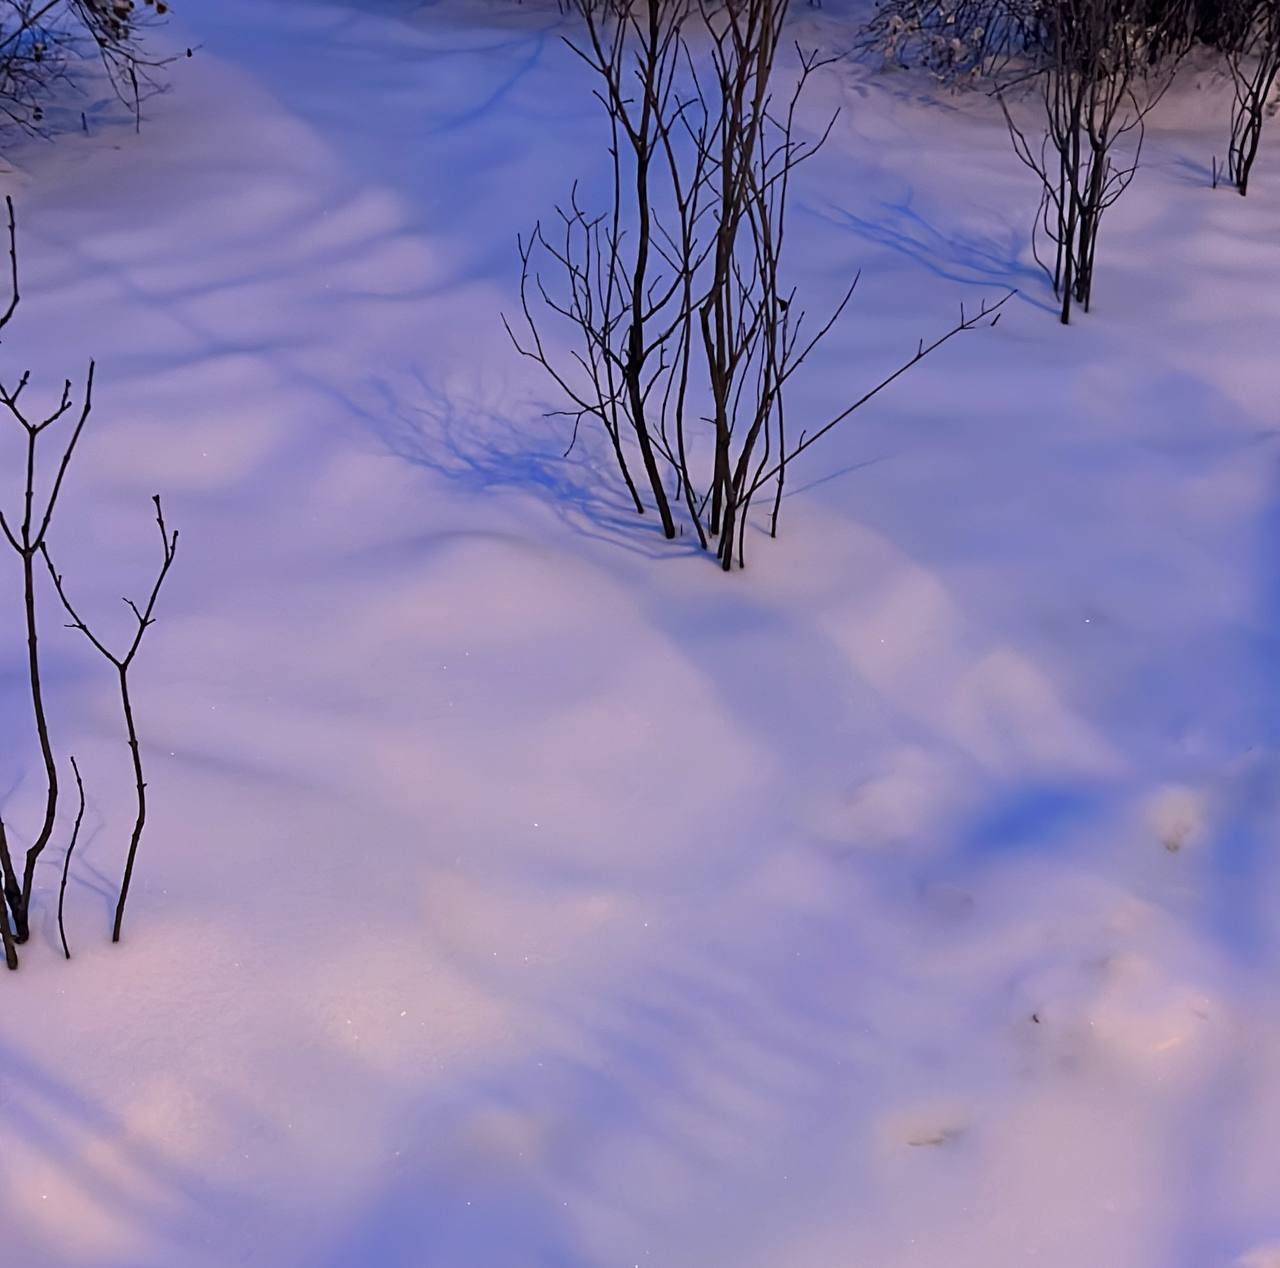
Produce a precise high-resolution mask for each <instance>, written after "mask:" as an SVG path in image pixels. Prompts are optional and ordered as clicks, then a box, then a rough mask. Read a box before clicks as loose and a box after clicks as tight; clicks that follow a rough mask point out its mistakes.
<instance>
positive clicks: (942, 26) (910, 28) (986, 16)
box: [857, 0, 1043, 88]
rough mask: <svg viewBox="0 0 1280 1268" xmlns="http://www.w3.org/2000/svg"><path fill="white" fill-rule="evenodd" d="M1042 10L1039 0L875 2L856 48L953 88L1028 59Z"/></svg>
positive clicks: (893, 0) (1033, 44)
mask: <svg viewBox="0 0 1280 1268" xmlns="http://www.w3.org/2000/svg"><path fill="white" fill-rule="evenodd" d="M1042 7H1043V0H877V4H876V7H875V11H874V13H873V14H872V16H871V19H870V20H869V21H868V22H867V24H866V25H865V26H864V27H863V28H862V30H861V31H860V32H859V34H858V43H857V48H858V51H859V52H861V53H864V54H867V53H870V54H873V55H875V56H876V57H877V58H879V59H880V60H881V61H883V62H884V63H886V64H888V65H892V66H898V67H902V68H904V69H906V68H911V67H920V68H921V69H923V70H926V71H928V72H929V74H930V75H932V76H933V77H934V78H935V79H937V80H939V81H940V82H941V83H944V84H946V85H948V86H949V87H956V88H958V87H962V86H963V85H965V84H968V83H974V82H976V81H978V80H979V79H981V78H985V77H987V76H990V75H994V74H999V73H1000V72H1002V71H1003V70H1004V69H1005V68H1006V67H1007V66H1008V65H1009V64H1010V63H1011V62H1013V61H1014V60H1016V59H1022V58H1025V57H1027V56H1028V55H1034V53H1035V52H1036V41H1037V40H1038V39H1039V37H1040V34H1041V31H1042V25H1041V21H1040V14H1041V9H1042Z"/></svg>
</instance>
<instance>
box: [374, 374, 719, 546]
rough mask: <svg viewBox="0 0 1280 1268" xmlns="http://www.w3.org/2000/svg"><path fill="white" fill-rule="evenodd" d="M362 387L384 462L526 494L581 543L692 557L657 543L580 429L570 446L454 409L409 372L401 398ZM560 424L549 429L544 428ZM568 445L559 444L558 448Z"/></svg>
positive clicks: (547, 432)
mask: <svg viewBox="0 0 1280 1268" xmlns="http://www.w3.org/2000/svg"><path fill="white" fill-rule="evenodd" d="M370 387H371V389H372V392H373V396H374V400H375V402H376V403H375V404H374V405H368V404H361V403H360V402H358V401H356V400H354V399H353V400H351V401H349V404H350V407H351V409H352V411H353V412H354V413H355V414H357V415H358V416H359V417H360V418H361V420H362V421H363V422H364V423H365V425H366V427H367V428H368V430H369V431H370V433H371V434H372V435H373V436H374V437H375V438H376V440H377V441H378V442H379V443H380V444H381V445H382V447H383V448H384V449H385V450H386V452H388V453H390V454H392V455H393V456H395V457H397V458H400V459H402V460H404V461H405V462H408V463H410V464H412V465H413V466H415V467H420V468H423V469H425V470H427V471H430V472H432V473H434V474H435V475H438V476H441V477H442V478H443V479H445V480H446V481H448V482H449V483H450V484H452V485H455V486H457V487H459V488H461V489H463V490H464V491H466V492H468V493H475V494H480V495H485V496H496V495H502V494H510V493H517V494H521V493H522V494H525V495H527V496H530V497H533V498H535V499H537V500H538V501H539V502H541V503H542V504H543V505H545V506H546V507H547V508H548V509H550V510H551V511H552V512H553V513H554V514H555V516H556V517H557V518H558V519H559V520H560V521H561V522H562V523H564V524H566V525H568V526H569V527H570V528H572V529H573V530H574V531H576V532H578V533H581V534H583V535H584V536H586V537H588V538H591V539H594V540H596V541H601V542H605V543H607V544H609V545H610V546H615V547H621V548H622V549H624V550H627V551H630V552H632V553H633V554H638V555H641V556H643V557H645V558H648V559H662V558H666V557H670V556H672V555H675V556H679V555H682V554H684V555H688V554H695V553H698V552H697V544H696V542H694V541H693V539H692V538H689V539H688V540H687V541H686V542H685V543H680V542H668V541H665V540H663V538H662V536H661V530H660V527H659V524H658V519H657V516H656V515H655V514H653V513H652V512H651V511H650V512H648V513H647V514H645V515H638V514H637V513H636V510H635V507H634V506H633V504H632V503H631V501H630V499H629V497H628V496H627V493H626V488H625V486H624V485H623V483H622V481H621V479H620V477H619V476H618V474H617V472H616V470H615V469H614V467H613V457H612V453H611V452H609V450H608V445H607V443H605V442H604V440H603V437H601V436H599V435H597V434H596V431H595V429H594V428H593V427H592V426H591V424H590V423H589V422H587V421H585V420H584V422H583V424H582V426H581V427H580V428H579V429H578V434H577V436H576V438H575V437H574V436H573V434H572V428H571V427H570V426H569V425H567V424H566V422H565V420H563V419H557V420H551V419H545V420H543V422H542V424H541V427H542V434H541V435H540V436H539V435H537V432H536V427H537V424H534V423H532V422H531V423H530V424H529V425H528V426H522V425H520V424H519V423H518V422H516V421H514V420H513V419H512V418H511V417H509V416H508V415H506V414H504V413H502V412H500V411H498V410H496V409H494V408H492V407H490V406H488V405H485V404H482V403H479V402H476V401H467V400H463V399H460V398H459V397H458V396H455V395H452V394H450V393H449V392H447V391H445V390H443V389H441V388H439V387H437V386H436V385H435V384H434V383H432V382H431V381H429V380H428V379H427V377H426V376H425V375H423V374H422V373H421V372H420V371H417V372H415V373H414V374H413V376H412V390H411V392H410V393H408V394H407V395H406V394H405V393H403V392H401V391H399V390H397V388H396V387H395V386H394V385H393V384H392V383H390V382H389V381H388V380H386V379H375V380H373V381H372V382H371V384H370ZM553 422H554V423H557V424H559V425H558V426H555V427H554V434H552V433H553V428H552V423H553ZM566 437H567V439H566Z"/></svg>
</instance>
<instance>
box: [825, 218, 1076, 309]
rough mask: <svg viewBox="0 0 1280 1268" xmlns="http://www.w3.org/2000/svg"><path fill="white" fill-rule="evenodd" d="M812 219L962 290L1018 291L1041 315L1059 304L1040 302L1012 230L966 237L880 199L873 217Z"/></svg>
mask: <svg viewBox="0 0 1280 1268" xmlns="http://www.w3.org/2000/svg"><path fill="white" fill-rule="evenodd" d="M814 214H815V215H817V216H818V217H819V218H821V219H822V220H824V221H825V222H826V223H827V224H829V225H832V226H834V227H836V228H843V229H852V230H854V231H855V232H856V233H857V234H858V235H859V236H860V237H863V238H865V239H866V240H867V241H869V242H872V243H875V244H876V245H877V246H881V247H884V248H886V249H887V250H889V251H893V252H895V253H896V254H898V255H902V256H905V257H906V258H907V259H909V260H911V261H912V262H913V263H914V264H918V265H920V266H922V267H923V268H925V269H927V270H928V271H929V272H930V273H932V274H933V275H934V276H935V277H940V278H942V279H943V280H945V281H948V282H961V283H963V284H964V285H966V286H981V285H991V284H995V285H998V286H1001V287H1006V288H1009V289H1013V290H1016V291H1017V292H1018V299H1019V300H1020V301H1021V302H1023V303H1025V304H1029V305H1030V306H1031V307H1033V308H1038V309H1040V310H1041V311H1042V312H1055V311H1056V310H1057V305H1056V304H1054V303H1052V302H1050V300H1049V299H1048V298H1045V297H1043V296H1044V292H1045V289H1046V287H1047V284H1048V282H1047V278H1046V277H1045V274H1044V272H1043V271H1042V270H1041V269H1040V268H1039V267H1038V266H1036V265H1035V264H1028V263H1027V262H1026V261H1025V260H1024V259H1022V250H1023V247H1024V245H1025V235H1024V233H1023V231H1022V230H1021V229H1013V228H1010V229H1008V230H1007V231H1005V232H1002V233H999V234H997V233H965V232H961V231H955V230H947V229H943V228H939V227H938V226H937V225H935V224H932V223H931V222H930V221H928V220H927V219H925V217H924V216H922V215H921V214H920V213H919V212H918V211H917V210H916V209H915V208H914V207H913V206H912V205H911V196H910V194H908V195H907V196H906V197H904V198H902V199H900V200H898V201H892V200H882V201H881V202H880V205H879V212H878V214H876V215H874V216H869V217H868V216H859V215H857V214H855V213H854V212H852V211H848V210H845V209H843V208H832V209H831V210H829V211H826V212H823V211H819V210H815V212H814Z"/></svg>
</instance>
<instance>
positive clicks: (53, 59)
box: [0, 0, 168, 132]
mask: <svg viewBox="0 0 1280 1268" xmlns="http://www.w3.org/2000/svg"><path fill="white" fill-rule="evenodd" d="M167 10H168V4H167V3H166V0H141V3H140V4H138V3H135V2H134V0H0V115H2V116H4V117H5V118H7V119H8V120H9V122H10V123H13V124H16V125H17V126H18V127H20V128H22V129H23V130H25V131H30V132H39V131H40V130H41V128H42V126H43V125H44V121H45V107H46V104H47V102H48V99H49V97H50V95H51V94H52V92H53V91H54V90H55V88H56V87H57V85H58V84H60V83H67V82H69V81H70V80H71V78H72V76H73V72H74V71H75V70H76V69H77V68H78V67H80V66H82V65H84V64H85V62H86V59H89V58H92V59H94V60H96V61H97V62H98V63H99V64H100V65H101V68H102V70H103V71H104V72H105V75H106V78H107V82H108V83H109V84H110V86H111V88H112V91H113V92H114V93H115V95H116V96H117V97H118V98H119V100H120V101H121V102H122V103H123V104H124V105H125V106H126V107H127V108H128V109H129V110H130V112H131V113H132V114H133V117H134V120H135V122H139V123H140V122H141V118H142V103H143V102H144V101H145V100H146V99H147V97H148V96H149V95H151V94H152V93H153V92H156V91H158V90H159V88H160V86H161V83H160V71H161V69H162V68H163V67H164V65H165V64H166V62H167V61H168V59H166V58H159V57H155V56H152V55H151V54H149V53H148V52H147V49H146V46H145V43H144V40H143V33H144V31H145V28H146V27H147V26H148V25H149V24H150V23H151V22H154V21H155V20H156V19H157V18H159V17H162V16H163V15H164V14H165V13H166V12H167Z"/></svg>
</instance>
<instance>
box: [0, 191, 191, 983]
mask: <svg viewBox="0 0 1280 1268" xmlns="http://www.w3.org/2000/svg"><path fill="white" fill-rule="evenodd" d="M5 202H6V206H7V208H8V215H9V261H10V282H11V288H12V289H11V297H10V301H9V305H8V307H7V309H6V310H5V311H4V313H3V314H0V330H2V329H3V328H4V327H5V326H7V325H8V323H9V322H10V320H12V318H13V315H14V313H15V311H16V310H17V307H18V303H19V300H20V297H21V296H20V291H19V286H18V248H17V229H16V225H15V220H14V212H13V201H12V199H9V198H6V200H5ZM93 377H94V366H93V363H92V362H90V363H89V369H88V372H87V374H86V375H85V381H84V391H83V393H82V394H81V396H80V403H79V405H77V404H76V403H75V401H74V400H73V397H72V385H71V380H70V379H68V380H67V381H66V382H65V383H64V384H63V388H62V393H61V396H60V398H59V400H58V404H57V406H56V407H55V408H53V409H52V410H51V411H50V412H49V413H47V414H44V415H43V416H41V415H39V414H34V415H33V414H31V413H29V412H28V406H27V398H26V393H27V388H28V385H29V383H30V379H31V374H30V371H27V372H25V373H24V374H23V375H22V377H21V378H20V379H19V380H18V382H17V384H16V385H15V386H14V387H13V388H12V389H10V387H9V386H8V385H7V384H5V383H3V382H0V407H2V408H3V410H4V411H5V412H6V413H7V414H8V415H9V417H10V418H11V419H12V421H13V422H15V423H16V424H17V425H18V427H19V428H20V429H21V432H22V436H23V441H24V448H25V461H24V463H23V471H24V478H23V491H22V500H21V505H20V508H19V510H18V511H17V512H14V513H12V514H9V515H6V513H5V512H4V511H2V510H0V531H2V532H3V536H4V538H5V540H6V541H7V542H8V544H9V546H10V547H11V548H12V549H13V551H14V552H15V553H16V555H17V556H18V559H19V561H20V563H21V573H22V610H23V620H24V625H25V632H26V650H27V675H28V683H29V686H30V692H31V708H32V716H33V719H34V724H35V732H36V740H37V742H38V745H39V749H40V756H41V760H42V762H43V766H44V775H45V798H44V816H43V819H42V821H41V823H40V827H39V829H38V831H37V832H36V834H35V837H34V838H33V840H32V841H31V843H30V845H29V846H28V847H27V850H26V854H25V857H24V858H23V859H22V868H21V872H19V870H18V868H17V867H16V866H15V863H14V856H13V853H12V851H11V849H10V844H9V838H8V833H7V830H6V827H5V824H4V821H3V819H0V870H2V872H3V892H4V901H3V902H0V942H3V946H4V954H5V961H6V963H7V964H8V966H9V968H11V969H16V968H17V967H18V952H17V948H18V947H19V946H21V945H22V944H23V943H24V942H26V941H27V939H28V938H29V937H30V932H31V905H32V898H33V890H34V887H35V875H36V864H37V863H38V862H39V860H40V856H41V855H42V854H43V853H44V851H45V849H46V847H47V846H48V845H49V843H50V841H51V839H52V838H53V834H54V829H55V826H56V823H57V817H58V803H59V780H58V762H57V758H56V754H55V751H54V745H53V740H52V737H51V733H50V726H49V713H48V709H47V707H46V701H45V692H44V680H43V676H42V673H41V643H40V621H39V612H40V603H39V598H40V593H41V586H40V584H39V581H40V579H41V577H43V576H44V575H46V574H47V576H48V578H49V580H50V581H51V583H52V587H53V591H54V593H55V594H56V596H57V598H58V599H59V600H60V602H61V605H62V607H63V609H64V610H65V612H66V614H67V616H68V617H69V628H72V629H75V630H78V631H79V632H80V633H81V634H83V635H84V636H85V638H87V639H88V640H89V642H90V643H91V644H92V645H93V647H94V648H95V649H96V650H97V651H98V652H99V653H100V654H101V655H102V656H103V657H104V658H105V659H106V660H107V662H108V663H109V664H110V665H111V666H112V667H113V669H114V671H115V675H116V679H117V683H118V686H119V692H120V703H121V708H122V712H123V716H124V725H125V732H126V736H127V740H128V746H129V751H130V754H131V757H132V760H133V773H134V779H135V794H136V812H135V816H134V825H133V832H132V835H131V837H130V840H129V850H128V855H127V860H126V863H125V871H124V878H123V880H122V883H121V886H120V892H119V897H118V899H117V902H116V909H115V921H114V924H113V927H112V941H113V942H118V941H119V940H120V932H121V928H122V926H123V922H124V912H125V904H126V902H127V901H128V897H129V886H130V883H131V882H132V879H133V871H134V865H135V863H136V860H137V854H138V846H139V844H140V843H141V840H142V833H143V829H144V828H145V826H146V819H147V797H146V787H147V785H146V780H145V779H144V777H143V768H142V754H141V748H140V746H139V741H138V731H137V726H136V722H135V718H134V710H133V703H132V698H131V695H130V681H129V671H130V669H131V668H132V666H133V664H134V661H135V659H136V657H137V655H138V651H139V649H140V648H141V646H142V640H143V636H144V635H145V634H146V632H147V630H148V629H149V628H150V626H151V625H152V624H153V622H154V620H155V616H154V614H155V608H156V602H157V600H158V599H159V597H160V590H161V587H162V586H163V585H164V581H165V578H166V577H167V576H168V574H169V569H170V567H171V566H172V564H173V560H174V555H175V552H176V550H177V546H178V534H177V532H176V531H170V530H169V528H168V527H167V526H166V524H165V520H164V512H163V510H162V509H161V505H160V499H159V498H158V497H157V498H155V499H154V502H155V511H156V521H157V524H158V526H159V529H160V539H161V544H162V558H161V564H160V567H159V570H158V572H157V575H156V579H155V583H154V585H153V586H152V588H151V591H150V594H149V596H148V598H147V600H146V601H145V603H144V604H142V606H139V605H137V604H136V603H134V602H133V601H132V600H129V599H126V600H125V603H126V604H127V605H128V607H129V610H130V612H131V613H132V614H133V617H134V620H135V622H136V627H135V630H134V633H133V636H132V638H131V640H130V641H129V643H128V645H127V647H126V648H125V649H124V650H123V651H122V652H112V651H111V650H109V648H108V647H107V646H106V644H105V643H104V642H103V641H102V640H101V639H100V638H99V637H98V636H97V634H95V633H94V631H93V630H92V629H91V628H90V626H89V625H88V624H87V622H86V621H85V620H84V619H83V618H82V617H81V616H80V614H79V611H78V609H77V608H76V607H75V606H74V605H73V603H72V601H71V599H70V597H69V596H68V593H67V589H66V586H65V584H64V581H63V577H62V574H61V573H60V572H58V570H57V568H56V567H55V565H54V561H53V557H52V555H51V554H50V550H49V529H50V527H51V525H52V523H53V518H54V512H55V510H56V509H57V506H58V503H59V498H60V496H61V494H62V491H63V485H64V481H65V477H66V474H67V470H68V468H69V467H70V465H71V460H72V457H73V456H74V454H75V451H76V446H77V445H78V443H79V441H80V437H81V435H82V433H83V432H84V429H85V424H86V423H87V422H88V421H89V416H90V414H91V413H92V410H93ZM59 424H61V425H62V426H61V430H62V432H63V440H62V443H61V446H60V452H56V453H55V456H54V461H53V462H52V464H51V472H52V474H51V475H49V474H48V473H46V472H44V471H42V468H43V467H44V463H43V462H42V460H41V457H42V454H43V453H44V451H45V449H46V442H47V440H48V438H49V437H51V436H53V435H55V434H56V429H57V428H58V425H59ZM42 476H43V477H44V478H42ZM42 486H44V487H43V489H42ZM71 768H72V771H73V773H74V775H75V781H76V787H77V790H78V798H79V804H78V809H77V812H76V819H75V826H74V829H73V831H72V834H71V838H70V841H69V844H68V846H67V850H66V853H65V855H64V858H63V867H62V883H61V887H60V890H59V896H58V929H59V934H60V936H61V939H62V947H63V952H64V953H65V955H66V957H67V958H68V959H70V958H71V952H70V948H69V946H68V943H67V935H66V926H65V923H64V908H65V899H66V889H67V878H68V873H69V870H70V866H71V858H72V853H73V851H74V849H75V845H76V841H77V840H78V839H79V835H80V826H81V823H82V821H83V819H84V805H85V803H84V784H83V783H82V782H81V779H80V769H79V766H78V765H77V764H76V760H75V758H74V757H72V758H71Z"/></svg>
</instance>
